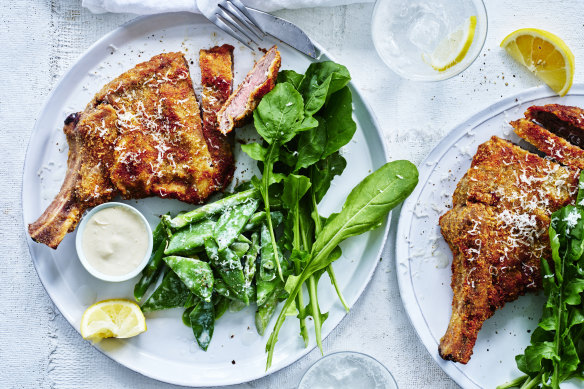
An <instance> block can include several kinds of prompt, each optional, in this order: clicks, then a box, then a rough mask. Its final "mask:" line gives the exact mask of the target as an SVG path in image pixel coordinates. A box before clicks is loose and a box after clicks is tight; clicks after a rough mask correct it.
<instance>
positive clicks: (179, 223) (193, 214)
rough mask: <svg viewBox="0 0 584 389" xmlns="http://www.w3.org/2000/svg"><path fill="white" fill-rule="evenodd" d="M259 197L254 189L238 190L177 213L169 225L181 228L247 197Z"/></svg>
mask: <svg viewBox="0 0 584 389" xmlns="http://www.w3.org/2000/svg"><path fill="white" fill-rule="evenodd" d="M259 197H260V194H259V191H258V190H256V189H250V190H246V191H243V192H239V193H236V194H234V195H231V196H227V197H225V198H222V199H221V200H218V201H214V202H212V203H208V204H206V205H203V206H202V207H199V208H197V209H194V210H192V211H189V212H186V213H183V214H182V215H178V216H177V217H175V218H174V219H172V220H171V221H170V226H171V227H172V228H175V229H178V228H182V227H184V226H186V225H189V224H192V223H196V222H198V221H201V220H204V219H208V218H209V217H211V216H214V215H218V214H220V213H221V212H224V211H225V209H227V208H230V207H233V206H235V205H238V204H241V203H242V202H244V201H247V200H249V199H257V198H259Z"/></svg>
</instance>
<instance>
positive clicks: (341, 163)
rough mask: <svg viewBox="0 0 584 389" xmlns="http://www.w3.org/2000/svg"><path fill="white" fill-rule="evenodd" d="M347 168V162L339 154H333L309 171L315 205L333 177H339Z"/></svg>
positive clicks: (321, 197)
mask: <svg viewBox="0 0 584 389" xmlns="http://www.w3.org/2000/svg"><path fill="white" fill-rule="evenodd" d="M345 167H347V161H346V160H345V158H343V156H342V155H341V154H340V153H339V152H336V153H333V154H331V155H329V156H328V157H327V158H325V159H323V160H320V161H318V162H317V163H316V164H315V165H314V166H313V167H312V168H311V169H310V171H311V177H310V179H311V181H312V187H313V190H314V195H315V199H316V203H317V204H318V203H320V202H321V200H322V199H323V197H324V195H325V194H326V192H328V190H329V188H330V186H331V182H332V180H333V178H335V176H340V175H341V174H342V173H343V171H344V170H345Z"/></svg>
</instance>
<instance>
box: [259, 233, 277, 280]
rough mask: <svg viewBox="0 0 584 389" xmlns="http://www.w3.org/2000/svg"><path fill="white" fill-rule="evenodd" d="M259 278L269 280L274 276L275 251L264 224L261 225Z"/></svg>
mask: <svg viewBox="0 0 584 389" xmlns="http://www.w3.org/2000/svg"><path fill="white" fill-rule="evenodd" d="M259 270H260V271H259V279H260V280H262V281H271V280H273V279H274V278H276V253H275V252H274V246H273V245H272V243H271V238H270V232H269V229H268V227H267V225H266V224H262V227H261V256H260V269H259Z"/></svg>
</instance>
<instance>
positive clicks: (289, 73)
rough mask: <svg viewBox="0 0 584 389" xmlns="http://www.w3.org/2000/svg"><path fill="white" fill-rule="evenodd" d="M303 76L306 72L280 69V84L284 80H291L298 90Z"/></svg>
mask: <svg viewBox="0 0 584 389" xmlns="http://www.w3.org/2000/svg"><path fill="white" fill-rule="evenodd" d="M303 78H304V74H300V73H296V72H295V71H294V70H280V73H278V79H277V82H278V84H279V83H282V82H289V83H290V84H292V86H293V87H294V88H295V89H297V90H298V88H299V87H300V83H301V82H302V79H303Z"/></svg>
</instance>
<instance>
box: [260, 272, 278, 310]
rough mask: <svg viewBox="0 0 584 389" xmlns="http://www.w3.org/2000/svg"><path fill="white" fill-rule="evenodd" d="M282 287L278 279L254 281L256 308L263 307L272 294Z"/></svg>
mask: <svg viewBox="0 0 584 389" xmlns="http://www.w3.org/2000/svg"><path fill="white" fill-rule="evenodd" d="M279 286H283V282H282V280H280V278H274V279H273V280H270V281H262V280H261V279H257V280H256V303H257V305H258V306H261V305H264V304H265V303H266V301H268V298H269V297H270V296H271V295H272V294H273V293H274V290H276V288H277V287H279Z"/></svg>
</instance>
